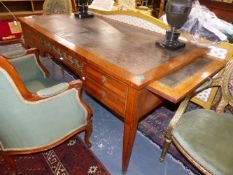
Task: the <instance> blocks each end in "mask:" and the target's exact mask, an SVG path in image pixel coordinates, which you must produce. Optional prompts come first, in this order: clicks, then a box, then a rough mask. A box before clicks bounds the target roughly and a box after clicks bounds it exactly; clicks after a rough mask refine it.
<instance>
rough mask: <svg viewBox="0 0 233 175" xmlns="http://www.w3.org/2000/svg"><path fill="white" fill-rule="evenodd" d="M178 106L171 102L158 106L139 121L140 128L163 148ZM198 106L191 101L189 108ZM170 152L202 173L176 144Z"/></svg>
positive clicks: (189, 166) (186, 165)
mask: <svg viewBox="0 0 233 175" xmlns="http://www.w3.org/2000/svg"><path fill="white" fill-rule="evenodd" d="M177 107H178V106H174V105H172V104H170V103H169V104H165V105H163V106H161V107H159V108H157V109H156V110H155V111H153V112H152V113H151V114H150V115H149V116H148V117H146V118H145V119H144V120H142V121H141V122H140V123H139V127H138V130H139V131H141V132H142V134H143V135H145V136H146V137H148V138H149V139H150V140H151V141H152V142H154V143H156V144H157V145H159V147H160V148H162V146H163V141H164V136H165V133H166V129H167V126H168V124H169V122H170V120H171V119H172V117H173V115H174V114H175V111H176V110H177ZM196 108H198V106H197V105H195V104H193V103H190V104H189V106H188V108H187V110H189V111H190V110H193V109H196ZM168 152H169V153H170V154H171V155H172V156H173V157H174V158H175V159H177V160H178V161H180V162H181V163H183V165H184V166H185V167H187V168H189V169H190V170H191V171H192V172H193V173H194V174H198V175H199V174H201V173H200V172H199V171H198V170H197V169H196V168H195V167H194V166H193V165H191V164H190V163H189V162H188V161H187V160H186V159H185V158H184V156H183V155H182V154H181V153H180V152H179V151H178V150H177V149H176V148H175V146H174V145H171V147H170V149H169V151H168ZM165 161H166V160H165Z"/></svg>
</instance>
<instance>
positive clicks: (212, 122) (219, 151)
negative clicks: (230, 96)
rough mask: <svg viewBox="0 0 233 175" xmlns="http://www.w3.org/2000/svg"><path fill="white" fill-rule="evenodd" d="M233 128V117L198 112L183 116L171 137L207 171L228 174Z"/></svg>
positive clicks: (232, 154) (232, 144) (231, 159)
mask: <svg viewBox="0 0 233 175" xmlns="http://www.w3.org/2000/svg"><path fill="white" fill-rule="evenodd" d="M232 126H233V117H232V114H228V113H216V112H215V111H211V110H206V109H198V110H193V111H190V112H186V113H185V114H184V115H183V117H182V118H181V119H180V121H179V122H178V123H177V125H176V127H175V128H174V129H173V136H174V138H175V140H176V142H178V143H179V145H182V147H183V149H184V150H186V152H188V154H189V155H190V156H191V157H193V158H194V159H195V160H196V161H197V162H198V163H200V164H201V165H203V166H204V167H205V168H206V169H208V171H210V172H213V173H214V174H231V173H232V172H233V166H232V162H233V149H232V148H233V139H232V134H233V127H232ZM216 140H218V141H219V142H216ZM223 140H224V141H223ZM208 148H211V149H208Z"/></svg>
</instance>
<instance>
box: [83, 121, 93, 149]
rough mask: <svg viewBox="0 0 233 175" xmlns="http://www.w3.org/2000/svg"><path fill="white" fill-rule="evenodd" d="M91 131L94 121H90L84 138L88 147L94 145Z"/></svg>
mask: <svg viewBox="0 0 233 175" xmlns="http://www.w3.org/2000/svg"><path fill="white" fill-rule="evenodd" d="M91 133H92V121H90V122H88V124H87V127H86V131H85V136H84V140H85V143H86V145H87V147H88V148H90V147H91V145H92V144H91V142H90V136H91Z"/></svg>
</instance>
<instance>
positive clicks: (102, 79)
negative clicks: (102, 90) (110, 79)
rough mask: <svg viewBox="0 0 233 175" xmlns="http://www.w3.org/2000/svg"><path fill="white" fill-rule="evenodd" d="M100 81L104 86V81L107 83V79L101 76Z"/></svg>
mask: <svg viewBox="0 0 233 175" xmlns="http://www.w3.org/2000/svg"><path fill="white" fill-rule="evenodd" d="M101 81H102V83H103V84H105V83H106V81H107V78H106V77H105V76H102V77H101Z"/></svg>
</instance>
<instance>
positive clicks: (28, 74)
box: [9, 48, 59, 93]
mask: <svg viewBox="0 0 233 175" xmlns="http://www.w3.org/2000/svg"><path fill="white" fill-rule="evenodd" d="M9 62H10V63H11V64H12V65H13V66H14V68H15V69H16V70H17V72H18V73H19V76H20V78H21V79H22V81H23V83H24V85H25V86H26V88H27V89H28V90H29V91H30V92H31V93H36V92H37V91H39V90H41V89H44V88H48V87H51V86H54V85H57V84H59V82H58V81H55V80H53V79H49V72H48V70H47V69H46V68H45V67H44V66H43V65H42V64H41V62H40V59H39V51H38V49H35V48H32V49H28V50H27V52H26V54H25V55H23V56H20V57H17V58H14V59H9Z"/></svg>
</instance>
